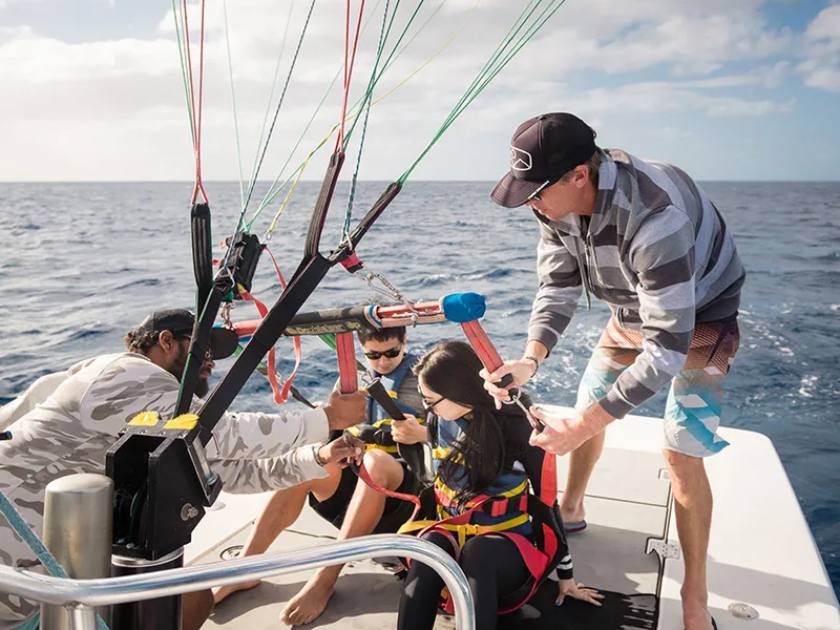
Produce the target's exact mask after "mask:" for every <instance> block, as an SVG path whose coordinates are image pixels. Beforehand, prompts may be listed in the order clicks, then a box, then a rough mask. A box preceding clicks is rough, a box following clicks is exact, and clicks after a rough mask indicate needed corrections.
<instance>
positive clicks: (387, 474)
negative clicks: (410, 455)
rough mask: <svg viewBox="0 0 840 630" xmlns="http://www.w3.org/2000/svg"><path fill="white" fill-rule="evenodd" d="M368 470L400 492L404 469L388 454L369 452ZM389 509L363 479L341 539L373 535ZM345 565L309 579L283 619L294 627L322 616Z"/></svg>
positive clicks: (390, 487)
mask: <svg viewBox="0 0 840 630" xmlns="http://www.w3.org/2000/svg"><path fill="white" fill-rule="evenodd" d="M364 462H365V468H367V471H368V473H369V474H370V476H371V478H372V479H373V480H374V481H376V482H377V483H379V484H380V485H382V486H384V487H385V488H388V489H389V490H396V489H397V488H398V487H399V485H400V484H401V483H402V480H403V468H402V466H401V465H400V463H399V462H397V460H395V459H394V458H393V457H391V456H390V455H389V454H388V453H386V452H384V451H377V450H372V451H368V452H367V453H365V459H364ZM384 509H385V495H382V494H380V493H378V492H376V490H373V489H372V488H370V487H369V486H368V485H367V484H365V482H363V481H361V480H359V481H358V482H357V483H356V490H355V491H354V492H353V498H352V499H350V504H349V505H348V507H347V513H346V515H345V517H344V522H343V524H342V526H341V530H340V531H339V533H338V540H345V539H347V538H356V537H357V536H365V535H367V534H370V533H371V532H373V530H374V529H375V528H376V524H377V523H378V522H379V519H380V518H382V513H383V511H384ZM343 566H344V565H336V566H332V567H323V568H321V569H318V570H317V571H316V572H315V574H314V575H313V576H312V577H311V578H309V580H308V581H307V582H306V584H305V585H304V587H303V588H302V589H301V590H300V592H299V593H298V594H297V595H295V596H294V597H293V598H292V599H291V600H290V601H289V603H288V604H286V607H285V608H284V609H283V612H282V613H281V619H282V620H283V621H284V622H285V623H287V624H289V625H292V626H297V625H303V624H306V623H310V622H312V621H314V620H315V619H317V618H318V616H320V614H321V613H322V612H324V609H325V608H326V607H327V603H328V602H329V601H330V597H332V594H333V589H334V587H335V583H336V581H337V580H338V576H339V574H340V573H341V569H342V567H343Z"/></svg>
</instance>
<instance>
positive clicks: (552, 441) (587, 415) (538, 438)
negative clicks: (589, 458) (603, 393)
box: [529, 404, 614, 455]
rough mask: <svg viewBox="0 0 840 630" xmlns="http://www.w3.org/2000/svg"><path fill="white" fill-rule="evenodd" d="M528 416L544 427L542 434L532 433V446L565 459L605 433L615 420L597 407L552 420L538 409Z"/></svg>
mask: <svg viewBox="0 0 840 630" xmlns="http://www.w3.org/2000/svg"><path fill="white" fill-rule="evenodd" d="M530 411H531V414H533V416H534V417H535V418H537V419H539V420H541V421H542V423H543V424H544V425H545V429H543V431H542V432H540V433H537V432H536V431H534V432H533V433H531V439H530V440H529V442H530V444H531V445H532V446H538V447H539V448H541V449H543V450H544V451H547V452H549V453H553V454H555V455H565V454H566V453H569V452H571V451H573V450H575V449H576V448H577V447H578V446H580V445H581V444H583V443H584V442H586V441H587V440H588V439H590V438H592V437H594V436H595V435H597V434H598V433H600V432H601V431H603V430H604V428H605V427H606V426H607V425H608V424H609V423H610V422H612V421H613V420H614V418H613V417H612V416H610V415H609V414H608V413H607V412H606V411H604V410H603V408H601V406H600V405H597V404H596V405H593V406H592V407H590V408H589V409H587V410H586V411H584V412H580V411H575V412H574V413H573V414H571V415H568V414H564V415H557V416H552V415H549V414H548V413H546V412H545V410H543V409H541V408H540V407H537V406H534V407H531V410H530Z"/></svg>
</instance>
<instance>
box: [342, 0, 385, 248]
mask: <svg viewBox="0 0 840 630" xmlns="http://www.w3.org/2000/svg"><path fill="white" fill-rule="evenodd" d="M388 4H389V0H385V11H384V12H383V13H382V26H381V27H380V29H379V44H378V45H377V47H376V59H374V61H373V69H372V70H371V73H370V79H369V80H368V85H367V91H366V92H365V101H366V104H365V108H364V109H365V119H364V122H363V123H362V135H361V137H360V138H359V151H358V153H357V154H356V168H355V169H354V170H353V177H352V178H351V180H350V195H349V196H348V198H347V210H346V211H345V213H344V229H343V234H344V238H345V239H349V238H350V221H351V219H352V218H353V199H354V198H355V197H356V182H357V181H358V178H359V166H360V165H361V163H362V151H363V149H364V146H365V136H366V135H367V126H368V118H369V117H370V105H371V102H372V101H373V87H374V85H375V79H376V69H377V67H378V66H379V60H380V59H381V58H382V51H383V50H384V49H385V40H386V39H387V34H386V32H385V23H386V22H387V21H388ZM397 5H399V0H397V4H396V5H395V6H394V15H396V12H397V11H396V9H397ZM393 23H394V20H393V17H392V18H391V24H393ZM389 31H390V28H389ZM356 120H358V116H357V117H356ZM356 120H354V121H353V125H352V126H351V128H350V130H349V132H348V134H347V135H349V133H352V131H353V127H354V126H355V125H356ZM347 135H345V141H348V140H349V139H348V137H347Z"/></svg>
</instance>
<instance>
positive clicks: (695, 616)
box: [683, 599, 713, 630]
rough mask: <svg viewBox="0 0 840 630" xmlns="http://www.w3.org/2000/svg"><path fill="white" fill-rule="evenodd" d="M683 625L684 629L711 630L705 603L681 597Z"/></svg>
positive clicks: (710, 618) (710, 619)
mask: <svg viewBox="0 0 840 630" xmlns="http://www.w3.org/2000/svg"><path fill="white" fill-rule="evenodd" d="M683 625H684V626H685V630H712V628H713V626H712V617H711V615H709V610H708V609H707V608H706V604H705V603H703V602H694V601H691V600H686V599H683Z"/></svg>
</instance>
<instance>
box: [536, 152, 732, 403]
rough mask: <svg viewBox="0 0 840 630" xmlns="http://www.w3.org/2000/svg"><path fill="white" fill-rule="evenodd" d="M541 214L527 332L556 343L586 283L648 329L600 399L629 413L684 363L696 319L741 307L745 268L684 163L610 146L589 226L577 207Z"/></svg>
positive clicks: (628, 320)
mask: <svg viewBox="0 0 840 630" xmlns="http://www.w3.org/2000/svg"><path fill="white" fill-rule="evenodd" d="M537 218H539V219H540V221H541V223H540V241H539V245H538V248H537V273H538V276H539V289H538V291H537V295H536V298H535V299H534V304H533V307H532V310H531V321H530V324H529V327H528V338H529V339H530V340H536V341H539V342H541V343H542V344H544V345H545V346H546V348H548V349H549V350H551V348H552V347H553V346H554V344H556V343H557V341H558V339H559V338H560V336H561V335H562V334H563V331H564V330H565V329H566V326H568V324H569V322H570V321H571V319H572V316H573V315H574V312H575V307H576V306H577V302H578V299H579V298H580V295H581V292H582V291H586V293H587V300H588V299H589V294H590V293H591V294H592V295H594V296H595V297H597V298H600V299H602V300H604V301H605V302H607V303H608V304H609V305H610V308H611V310H612V311H613V314H614V316H615V317H616V319H617V320H618V322H619V323H620V324H621V325H622V326H624V327H627V328H632V329H636V330H641V332H642V334H643V337H644V342H643V346H642V352H641V353H640V354H639V356H638V357H637V358H636V361H635V362H634V363H633V365H631V366H630V367H629V368H627V369H626V370H625V371H624V373H623V374H622V375H621V376H620V377H619V378H618V380H617V381H616V382H615V383H614V384H613V386H612V388H611V389H610V390H609V391H608V392H607V395H606V397H605V398H604V399H603V400H601V405H602V406H603V407H604V408H605V409H606V411H607V412H609V413H610V414H611V415H613V416H615V417H617V418H621V417H623V416H624V415H625V414H627V413H628V412H629V411H630V410H632V409H633V408H634V407H637V406H638V405H640V404H642V403H643V402H644V401H646V400H647V399H648V398H650V397H651V396H653V394H654V393H655V392H656V391H658V390H659V389H660V388H661V387H662V386H663V385H665V384H666V383H667V382H668V381H670V379H671V378H672V377H673V376H675V375H676V374H677V373H678V372H679V371H680V370H681V369H682V367H683V365H684V364H685V361H686V357H687V354H688V349H689V345H690V343H691V337H692V333H693V331H694V325H695V323H700V322H711V321H715V320H721V319H725V318H727V317H732V316H734V315H735V314H736V313H737V312H738V304H739V300H740V293H741V285H742V284H743V283H744V275H745V272H744V268H743V266H742V265H741V261H740V259H739V258H738V252H737V251H736V250H735V241H734V240H733V238H732V234H731V233H730V231H729V230H728V229H727V227H726V224H725V223H724V221H723V217H721V215H720V213H719V212H718V211H717V209H716V208H715V207H714V205H713V204H712V202H711V201H710V200H709V198H708V197H707V196H706V194H705V193H704V192H703V191H702V190H701V189H700V188H699V186H697V184H696V183H695V182H694V181H693V180H692V179H691V178H690V177H689V176H688V175H687V174H686V173H685V172H683V171H682V170H680V169H678V168H677V167H675V166H671V165H669V164H663V163H660V162H650V161H644V160H640V159H639V158H636V157H634V156H632V155H629V154H628V153H625V152H623V151H620V150H617V149H609V150H607V151H605V152H604V160H603V162H602V164H601V168H600V170H599V182H598V193H597V197H596V201H595V208H594V211H593V214H592V216H591V217H590V221H589V226H588V230H587V229H586V228H585V227H584V226H585V223H584V221H582V220H581V218H580V217H579V216H577V215H573V214H569V215H566V216H565V217H563V218H562V219H560V220H559V221H553V222H548V221H547V220H545V219H544V218H542V217H540V216H539V215H537Z"/></svg>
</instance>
